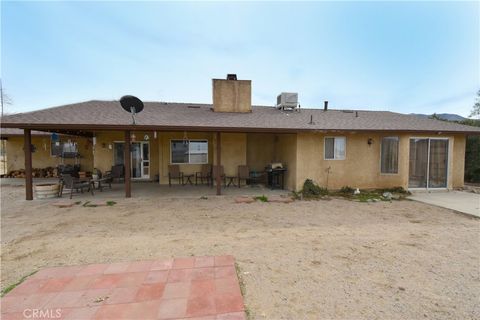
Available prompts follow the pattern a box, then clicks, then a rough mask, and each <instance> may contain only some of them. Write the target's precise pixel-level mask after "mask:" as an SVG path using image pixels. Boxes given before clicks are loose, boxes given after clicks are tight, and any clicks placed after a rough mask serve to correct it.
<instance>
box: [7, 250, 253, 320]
mask: <svg viewBox="0 0 480 320" xmlns="http://www.w3.org/2000/svg"><path fill="white" fill-rule="evenodd" d="M234 263H235V261H234V258H233V257H232V256H215V257H188V258H176V259H166V260H155V261H135V262H125V263H113V264H93V265H84V266H68V267H54V268H46V269H43V270H40V271H39V272H37V273H36V274H34V275H32V276H31V277H29V278H27V280H25V281H24V282H23V283H21V284H20V285H19V286H17V287H16V288H15V289H13V290H12V291H11V292H10V293H8V294H7V295H6V296H5V297H3V298H2V301H1V304H2V311H1V318H2V319H32V318H39V317H40V318H42V319H116V320H118V319H142V320H144V319H159V320H160V319H194V318H195V319H197V318H200V317H201V318H202V319H232V320H235V319H238V320H240V319H246V318H245V312H244V304H243V297H242V294H241V291H240V285H239V282H238V278H237V274H236V271H235V265H234Z"/></svg>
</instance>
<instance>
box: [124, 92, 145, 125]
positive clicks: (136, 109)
mask: <svg viewBox="0 0 480 320" xmlns="http://www.w3.org/2000/svg"><path fill="white" fill-rule="evenodd" d="M120 104H121V105H122V108H123V110H125V111H127V112H130V113H131V114H132V120H133V124H135V114H136V113H140V112H141V111H142V110H143V102H142V100H140V99H138V98H137V97H134V96H123V97H121V98H120Z"/></svg>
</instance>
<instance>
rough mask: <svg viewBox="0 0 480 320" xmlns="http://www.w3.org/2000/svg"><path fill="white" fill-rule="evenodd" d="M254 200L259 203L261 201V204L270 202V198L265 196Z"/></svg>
mask: <svg viewBox="0 0 480 320" xmlns="http://www.w3.org/2000/svg"><path fill="white" fill-rule="evenodd" d="M254 199H255V200H258V201H261V202H268V198H267V197H266V196H265V195H261V196H258V197H255V198H254Z"/></svg>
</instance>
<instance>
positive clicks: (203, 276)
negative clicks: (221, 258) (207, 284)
mask: <svg viewBox="0 0 480 320" xmlns="http://www.w3.org/2000/svg"><path fill="white" fill-rule="evenodd" d="M214 278H215V269H214V268H212V267H209V268H195V269H192V272H191V274H190V279H191V280H209V279H214Z"/></svg>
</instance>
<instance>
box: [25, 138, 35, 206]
mask: <svg viewBox="0 0 480 320" xmlns="http://www.w3.org/2000/svg"><path fill="white" fill-rule="evenodd" d="M23 141H24V146H23V150H24V152H25V200H33V185H32V184H33V183H32V182H33V180H32V133H31V130H30V129H24V130H23Z"/></svg>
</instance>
